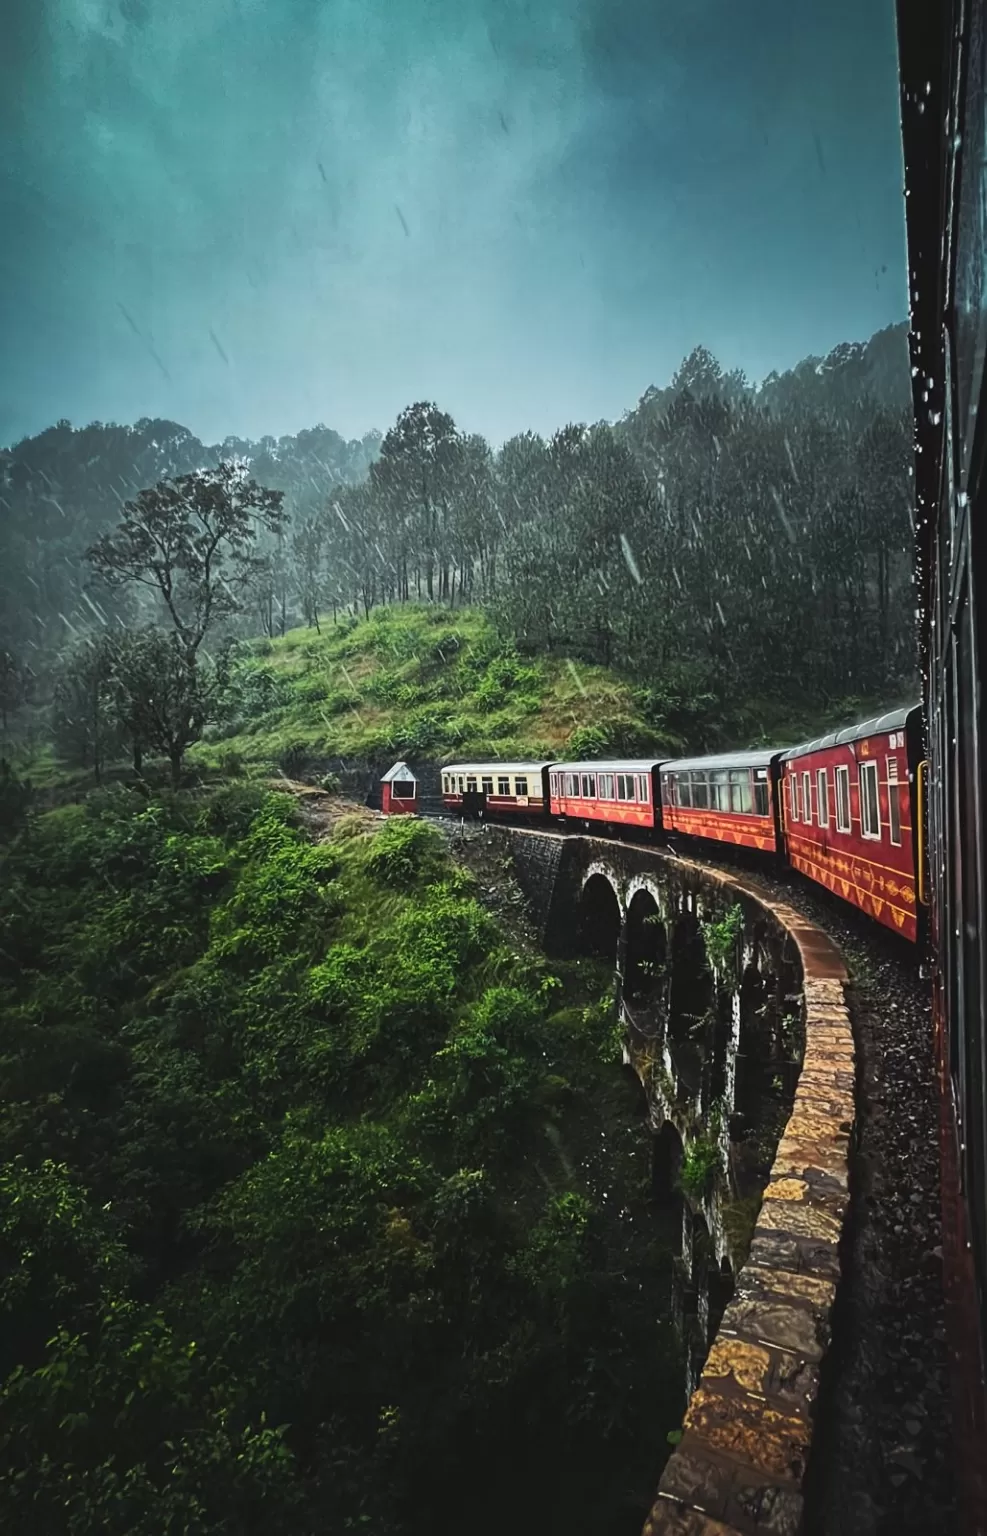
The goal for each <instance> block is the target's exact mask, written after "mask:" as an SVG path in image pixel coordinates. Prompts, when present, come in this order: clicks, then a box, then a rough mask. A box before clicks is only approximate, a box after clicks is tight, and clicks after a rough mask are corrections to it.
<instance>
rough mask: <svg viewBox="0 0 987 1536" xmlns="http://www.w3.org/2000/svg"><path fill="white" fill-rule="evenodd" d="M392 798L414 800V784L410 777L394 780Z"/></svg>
mask: <svg viewBox="0 0 987 1536" xmlns="http://www.w3.org/2000/svg"><path fill="white" fill-rule="evenodd" d="M394 798H395V800H414V798H415V786H414V784H413V783H412V781H411V780H410V779H395V780H394Z"/></svg>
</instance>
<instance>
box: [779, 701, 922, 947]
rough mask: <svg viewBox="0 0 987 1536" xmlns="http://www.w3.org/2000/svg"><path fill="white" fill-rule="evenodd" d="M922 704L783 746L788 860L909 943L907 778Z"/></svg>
mask: <svg viewBox="0 0 987 1536" xmlns="http://www.w3.org/2000/svg"><path fill="white" fill-rule="evenodd" d="M921 714H922V712H921V710H920V709H918V708H914V709H899V710H894V711H893V712H892V713H890V714H887V715H881V716H880V717H879V718H877V719H874V720H865V721H864V722H863V723H862V724H861V725H854V726H850V727H849V728H848V729H847V730H844V731H836V732H834V733H833V734H832V735H829V736H820V737H819V739H818V740H816V741H808V742H806V743H805V744H804V745H803V746H801V747H793V748H791V749H790V750H789V751H786V752H784V753H783V754H782V779H781V786H782V794H781V802H782V821H783V825H784V833H785V842H786V845H787V849H788V862H789V863H790V864H791V865H792V868H793V869H797V870H800V871H801V873H802V874H803V875H807V876H808V877H809V879H810V880H816V881H818V882H819V884H820V885H825V886H826V887H827V889H829V890H831V891H833V892H834V893H835V895H837V896H840V897H842V898H843V900H844V901H849V902H851V903H852V904H853V905H854V906H856V907H859V908H860V909H861V911H863V912H866V913H867V914H868V916H869V917H876V918H877V920H878V922H880V923H883V924H884V925H885V927H887V928H891V929H893V930H894V931H895V932H897V933H901V934H903V935H904V936H905V938H907V939H911V940H912V941H913V942H914V941H915V939H916V938H917V936H918V893H917V881H916V854H917V848H918V839H917V838H916V837H915V835H914V831H913V828H914V824H915V819H914V813H913V801H914V794H913V786H914V784H915V775H916V771H917V768H918V763H919V756H920V742H921V729H922V726H921Z"/></svg>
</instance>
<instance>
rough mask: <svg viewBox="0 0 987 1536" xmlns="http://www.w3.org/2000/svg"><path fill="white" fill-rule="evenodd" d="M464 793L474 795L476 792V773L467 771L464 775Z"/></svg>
mask: <svg viewBox="0 0 987 1536" xmlns="http://www.w3.org/2000/svg"><path fill="white" fill-rule="evenodd" d="M466 793H467V794H468V795H475V794H476V775H475V774H472V773H468V774H467V775H466Z"/></svg>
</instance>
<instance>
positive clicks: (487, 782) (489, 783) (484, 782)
mask: <svg viewBox="0 0 987 1536" xmlns="http://www.w3.org/2000/svg"><path fill="white" fill-rule="evenodd" d="M480 788H481V789H482V790H483V793H484V794H485V795H492V794H493V779H488V778H487V777H486V776H484V777H483V778H482V779H481V780H480Z"/></svg>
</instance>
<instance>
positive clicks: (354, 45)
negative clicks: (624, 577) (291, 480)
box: [0, 0, 906, 442]
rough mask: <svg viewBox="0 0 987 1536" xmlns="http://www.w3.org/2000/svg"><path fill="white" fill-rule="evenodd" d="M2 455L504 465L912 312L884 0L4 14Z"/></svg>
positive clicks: (227, 2)
mask: <svg viewBox="0 0 987 1536" xmlns="http://www.w3.org/2000/svg"><path fill="white" fill-rule="evenodd" d="M0 74H2V78H0V135H2V141H0V230H2V231H3V236H2V240H0V337H2V342H0V348H2V356H3V363H2V366H0V442H10V441H12V440H14V439H16V438H18V437H20V436H22V435H24V434H26V433H30V432H34V431H37V430H39V429H40V428H42V427H43V426H45V425H47V424H49V423H50V422H52V421H53V420H55V419H57V418H59V417H63V416H65V417H68V418H69V419H71V420H72V421H73V422H74V423H76V424H82V423H84V422H87V421H90V420H92V419H100V420H118V421H132V420H135V419H136V418H137V417H139V416H144V415H148V416H158V415H162V416H168V417H171V418H173V419H175V420H178V421H180V422H182V423H183V424H185V425H187V426H189V427H190V428H192V430H193V431H194V432H196V433H197V434H198V435H199V436H201V437H203V438H205V439H207V440H217V439H220V438H222V437H223V436H225V435H226V434H228V433H237V434H241V435H244V436H250V437H259V436H261V435H262V434H264V433H267V432H270V433H273V434H275V435H277V434H280V433H283V432H291V431H295V430H297V429H299V428H300V427H303V426H309V425H312V424H314V423H315V422H317V421H324V422H325V423H326V424H328V425H330V426H333V427H335V428H336V429H337V430H338V431H341V432H343V433H344V434H345V435H347V436H355V435H359V434H361V433H363V432H364V431H366V430H367V429H368V428H370V427H372V426H379V427H381V428H386V427H387V426H388V425H389V424H390V422H391V421H392V420H393V418H394V417H395V415H396V414H397V412H398V411H399V410H400V409H401V408H402V406H404V405H406V404H408V403H410V402H411V401H413V400H417V399H423V398H427V399H435V400H437V401H438V402H439V403H440V404H441V405H442V406H443V407H444V408H445V409H447V410H450V411H452V413H453V414H454V415H455V417H456V419H457V421H458V422H459V423H460V425H462V426H464V427H467V428H469V429H471V430H475V431H482V432H484V433H486V434H487V435H488V436H489V437H490V438H491V439H492V440H493V441H495V442H497V441H500V440H502V439H503V438H504V437H506V436H508V435H509V434H510V433H512V432H514V431H517V430H520V429H522V428H524V427H528V426H531V427H534V428H537V429H539V430H542V431H547V430H552V429H553V428H554V427H555V426H557V425H559V424H561V423H563V422H565V421H567V420H595V419H598V418H600V417H611V418H612V417H614V416H619V415H620V413H621V412H622V411H623V410H624V409H625V408H627V407H629V406H631V405H633V404H634V402H635V401H636V400H637V398H638V397H639V396H640V394H641V393H642V392H643V391H644V389H646V388H647V386H648V385H649V384H651V383H657V384H664V383H667V381H668V378H669V376H670V374H671V372H672V371H673V370H674V368H675V367H676V365H677V363H678V362H679V361H680V360H681V358H682V356H683V354H684V353H686V352H687V351H689V350H690V349H691V348H692V347H693V346H694V345H695V344H696V343H697V342H703V343H705V344H706V345H707V346H709V347H710V348H711V349H712V350H713V351H714V352H715V353H716V354H717V356H718V357H719V358H720V359H721V361H722V362H723V363H724V365H725V366H731V367H732V366H742V367H744V368H745V369H746V370H747V371H748V373H749V374H750V375H751V376H752V377H754V378H759V377H761V376H763V374H764V373H766V372H767V371H769V370H770V369H772V368H779V369H781V368H784V367H788V366H790V365H791V364H793V363H794V362H796V361H797V360H798V359H799V358H800V357H802V356H804V355H805V354H806V353H809V352H816V353H824V352H826V351H827V350H828V349H829V348H830V347H832V346H834V345H835V344H836V343H837V342H839V341H842V340H852V339H863V338H866V337H867V336H868V335H870V334H871V333H872V332H873V331H875V330H877V329H879V328H880V327H882V326H884V325H887V324H890V323H893V322H895V321H898V320H901V319H903V318H904V317H905V312H906V303H905V279H904V235H903V213H902V197H901V180H902V173H901V150H900V142H899V137H898V122H897V86H896V75H895V41H894V26H893V0H5V4H4V28H3V50H2V52H0Z"/></svg>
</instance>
